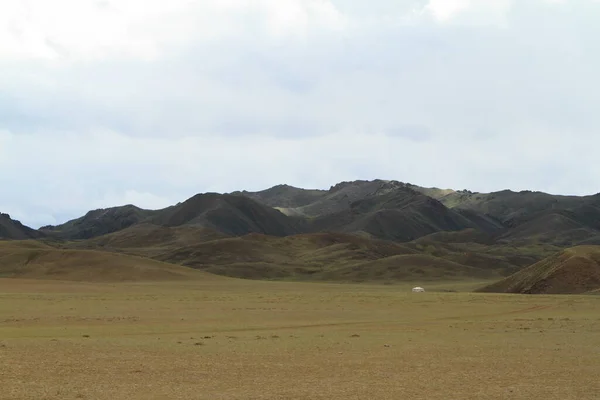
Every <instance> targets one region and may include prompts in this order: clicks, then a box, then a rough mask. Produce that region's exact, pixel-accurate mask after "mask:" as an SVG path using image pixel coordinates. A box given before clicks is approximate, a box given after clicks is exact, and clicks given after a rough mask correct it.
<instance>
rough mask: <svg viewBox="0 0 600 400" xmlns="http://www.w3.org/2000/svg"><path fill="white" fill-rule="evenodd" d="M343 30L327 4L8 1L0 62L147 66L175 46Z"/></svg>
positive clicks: (322, 0) (0, 22) (285, 0)
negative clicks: (125, 61)
mask: <svg viewBox="0 0 600 400" xmlns="http://www.w3.org/2000/svg"><path fill="white" fill-rule="evenodd" d="M344 25H345V20H344V17H343V15H341V14H340V13H339V12H338V11H337V9H336V8H335V7H334V6H333V5H332V4H331V3H330V2H329V1H327V0H195V1H190V0H169V1H163V0H119V1H114V0H56V1H52V2H49V1H46V0H27V1H22V2H13V1H8V0H6V1H2V2H0V59H2V58H4V59H6V58H8V59H10V58H17V59H27V58H32V59H46V60H51V61H59V62H65V61H69V62H73V61H84V62H92V61H95V60H98V59H104V58H106V57H134V58H141V59H143V60H148V61H151V60H154V59H155V58H157V57H159V56H161V55H164V52H167V51H168V49H169V48H171V47H173V46H175V47H177V46H182V45H185V44H186V43H187V44H189V43H193V42H197V41H207V40H208V41H210V40H214V39H215V38H219V37H222V36H226V35H227V36H234V37H235V36H236V35H238V36H240V35H246V34H248V35H257V36H259V35H261V34H268V35H272V36H273V37H274V38H278V37H280V36H287V35H296V36H300V37H302V36H305V35H307V34H308V33H309V32H310V30H312V29H314V28H319V27H322V28H325V29H333V30H339V29H342V28H343V27H344Z"/></svg>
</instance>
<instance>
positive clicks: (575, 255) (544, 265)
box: [480, 246, 600, 294]
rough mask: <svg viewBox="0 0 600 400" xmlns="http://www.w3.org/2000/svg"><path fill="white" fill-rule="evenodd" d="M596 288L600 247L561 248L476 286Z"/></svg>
mask: <svg viewBox="0 0 600 400" xmlns="http://www.w3.org/2000/svg"><path fill="white" fill-rule="evenodd" d="M598 289H600V246H578V247H574V248H570V249H567V250H564V251H562V252H560V253H557V254H555V255H553V256H551V257H548V258H546V259H544V260H542V261H540V262H538V263H536V264H533V265H531V266H529V267H527V268H524V269H522V270H521V271H519V272H517V273H515V274H513V275H511V276H509V277H507V278H505V279H503V280H501V281H499V282H497V283H494V284H492V285H489V286H486V287H484V288H482V289H480V291H481V292H501V293H528V294H563V293H586V292H591V291H595V290H598Z"/></svg>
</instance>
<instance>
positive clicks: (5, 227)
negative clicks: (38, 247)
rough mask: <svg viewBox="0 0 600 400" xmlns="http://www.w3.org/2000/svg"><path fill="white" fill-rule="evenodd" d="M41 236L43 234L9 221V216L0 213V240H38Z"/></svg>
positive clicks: (12, 220) (14, 221) (17, 222)
mask: <svg viewBox="0 0 600 400" xmlns="http://www.w3.org/2000/svg"><path fill="white" fill-rule="evenodd" d="M43 236H44V234H43V233H41V232H39V231H36V230H35V229H31V228H29V227H27V226H25V225H23V224H21V223H20V222H19V221H16V220H14V219H11V218H10V215H8V214H2V213H0V239H12V240H23V239H38V238H42V237H43Z"/></svg>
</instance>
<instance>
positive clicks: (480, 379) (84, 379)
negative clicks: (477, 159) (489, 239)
mask: <svg viewBox="0 0 600 400" xmlns="http://www.w3.org/2000/svg"><path fill="white" fill-rule="evenodd" d="M448 285H449V286H445V285H443V284H437V285H436V286H435V287H433V286H428V287H426V288H428V289H439V290H440V291H435V290H429V291H428V292H426V293H416V294H413V293H410V286H407V285H367V284H362V285H349V284H318V283H288V282H263V281H244V280H235V279H229V278H223V277H216V276H211V275H206V278H205V279H200V280H195V281H191V282H181V281H174V282H151V283H78V282H59V281H50V280H21V279H0V368H1V370H0V398H1V399H5V400H9V399H35V400H42V399H98V400H101V399H110V400H117V399H127V400H135V399H140V400H141V399H144V400H147V399H211V400H219V399H223V400H225V399H244V400H250V399H311V400H315V399H327V400H334V399H393V400H397V399H411V398H412V399H441V400H442V399H443V400H448V399H528V400H530V399H546V400H552V399H556V400H567V399H574V400H575V399H577V400H583V399H598V398H600V380H598V376H600V297H599V296H593V295H587V296H583V295H582V296H567V295H564V296H563V295H560V296H559V295H556V296H526V295H499V294H484V293H466V292H462V293H461V292H444V291H441V290H443V289H457V290H470V289H472V288H474V287H475V286H476V284H475V283H469V282H467V283H465V284H464V285H462V286H461V285H460V284H457V283H451V284H448Z"/></svg>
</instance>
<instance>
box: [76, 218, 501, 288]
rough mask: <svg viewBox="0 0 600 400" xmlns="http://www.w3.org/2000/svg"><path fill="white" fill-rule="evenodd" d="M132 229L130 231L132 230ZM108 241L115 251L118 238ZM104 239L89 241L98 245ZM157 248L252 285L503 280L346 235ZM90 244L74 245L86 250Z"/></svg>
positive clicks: (133, 250) (144, 251) (164, 255)
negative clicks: (292, 281)
mask: <svg viewBox="0 0 600 400" xmlns="http://www.w3.org/2000/svg"><path fill="white" fill-rule="evenodd" d="M131 229H132V228H130V230H131ZM107 236H110V237H111V239H110V243H111V246H112V247H111V249H112V250H113V251H116V249H117V245H118V242H117V241H115V238H116V234H111V235H107ZM101 240H103V238H96V239H91V240H90V241H88V242H96V243H98V242H99V241H101ZM168 243H169V244H168V245H166V244H164V243H163V244H158V243H157V244H155V245H154V246H153V248H154V250H152V257H154V258H155V259H157V260H162V261H167V262H170V263H177V264H181V265H185V266H189V267H193V268H197V269H201V270H204V271H209V272H212V273H215V274H219V275H226V276H233V277H240V278H249V279H299V280H307V279H309V280H335V281H363V280H372V281H377V280H385V281H390V280H405V281H410V280H423V279H437V278H439V279H446V280H448V279H460V278H464V277H473V278H482V277H485V278H489V277H497V276H500V275H499V272H498V270H497V269H494V268H490V267H489V266H486V268H477V267H470V266H466V265H462V264H459V263H456V262H452V261H448V260H444V259H441V258H438V257H435V256H432V255H424V254H419V253H418V252H417V251H416V250H413V249H410V248H408V247H406V246H404V245H401V244H398V243H394V242H391V241H385V240H377V239H369V238H365V237H361V236H357V235H351V234H343V233H317V234H302V235H295V236H287V237H273V236H266V235H261V234H250V235H246V236H242V237H232V238H226V239H215V240H209V241H205V242H203V243H189V244H187V245H183V246H182V245H181V244H182V243H183V242H182V241H173V240H171V239H169V242H168ZM129 244H130V241H129V240H124V241H123V242H122V243H121V249H120V250H117V251H124V252H127V253H130V254H141V255H149V253H148V251H149V250H148V248H144V247H135V246H132V247H127V246H129ZM85 245H86V242H80V243H76V244H74V246H85Z"/></svg>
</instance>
